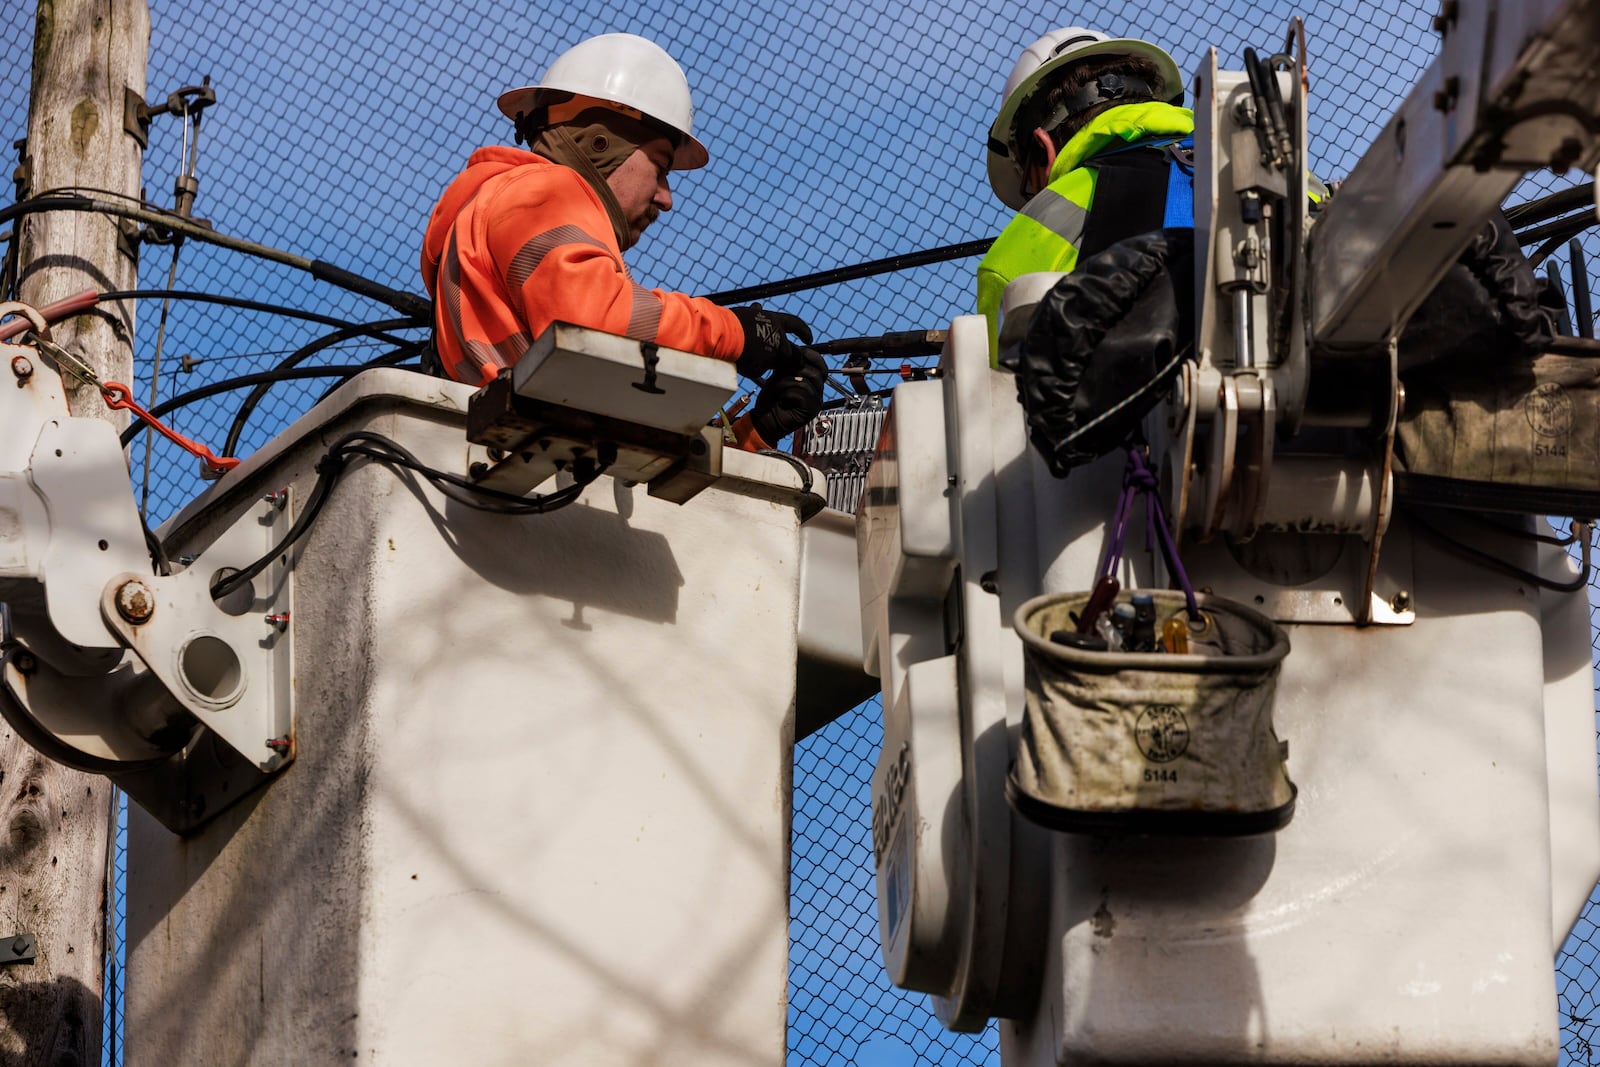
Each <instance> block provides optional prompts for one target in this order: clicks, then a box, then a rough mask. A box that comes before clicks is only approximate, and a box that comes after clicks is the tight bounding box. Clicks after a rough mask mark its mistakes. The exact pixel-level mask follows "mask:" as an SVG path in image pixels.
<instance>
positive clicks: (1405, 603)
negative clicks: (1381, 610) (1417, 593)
mask: <svg viewBox="0 0 1600 1067" xmlns="http://www.w3.org/2000/svg"><path fill="white" fill-rule="evenodd" d="M1389 606H1390V607H1391V608H1393V609H1394V612H1395V614H1396V615H1400V614H1403V613H1405V612H1407V611H1410V610H1411V594H1410V593H1409V592H1407V591H1406V590H1404V589H1402V590H1400V591H1399V592H1398V593H1396V594H1395V595H1394V596H1392V597H1390V598H1389Z"/></svg>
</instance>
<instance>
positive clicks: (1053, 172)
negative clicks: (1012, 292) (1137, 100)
mask: <svg viewBox="0 0 1600 1067" xmlns="http://www.w3.org/2000/svg"><path fill="white" fill-rule="evenodd" d="M1193 132H1194V113H1193V112H1191V111H1189V110H1188V109H1187V108H1181V107H1174V106H1173V105H1171V104H1163V103H1155V102H1150V103H1143V104H1124V105H1123V106H1121V107H1114V108H1112V109H1111V110H1109V111H1106V112H1103V113H1101V114H1099V115H1096V116H1095V117H1094V118H1092V119H1090V120H1089V122H1088V124H1087V125H1085V126H1084V128H1083V129H1081V130H1079V131H1078V132H1077V133H1076V134H1075V135H1074V136H1073V137H1072V139H1071V140H1069V141H1068V142H1067V143H1066V144H1065V145H1063V146H1062V148H1061V150H1060V151H1059V152H1058V153H1056V160H1055V163H1054V164H1053V165H1052V166H1051V168H1050V183H1049V185H1047V186H1046V187H1045V188H1043V189H1041V190H1040V191H1039V193H1038V195H1036V196H1035V197H1034V198H1033V199H1031V200H1029V201H1028V202H1027V204H1025V205H1023V208H1022V210H1021V211H1019V212H1018V213H1017V215H1016V217H1014V218H1013V219H1012V220H1011V222H1010V224H1009V225H1007V226H1006V228H1005V229H1004V230H1002V231H1001V232H1000V236H999V237H997V238H996V239H995V242H994V244H993V245H991V246H990V248H989V252H988V254H987V255H985V256H984V257H983V261H982V262H981V263H979V264H978V312H979V313H980V314H982V315H984V316H985V317H986V318H987V319H988V320H989V362H990V363H991V364H993V363H995V362H996V360H997V359H998V358H999V336H1000V296H1001V294H1002V293H1004V292H1005V288H1006V286H1007V285H1008V284H1010V283H1011V282H1012V281H1013V280H1014V279H1016V278H1017V277H1019V276H1021V275H1023V274H1031V273H1033V272H1035V271H1070V270H1072V269H1073V268H1074V267H1076V266H1077V264H1078V249H1079V247H1080V246H1081V244H1082V238H1083V232H1084V227H1085V226H1086V225H1087V223H1088V219H1089V212H1091V211H1092V210H1094V194H1095V186H1096V183H1097V182H1098V180H1099V169H1098V168H1097V167H1096V166H1095V165H1094V157H1095V156H1097V155H1100V154H1102V153H1104V152H1106V151H1108V150H1111V149H1117V148H1125V147H1127V146H1128V145H1130V144H1132V143H1133V142H1136V141H1142V140H1145V139H1146V138H1158V139H1159V138H1162V137H1171V138H1172V139H1174V140H1176V139H1177V138H1179V137H1185V136H1188V135H1189V134H1192V133H1193ZM1156 143H1160V141H1159V140H1158V141H1157V142H1156Z"/></svg>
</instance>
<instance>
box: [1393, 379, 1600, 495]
mask: <svg viewBox="0 0 1600 1067" xmlns="http://www.w3.org/2000/svg"><path fill="white" fill-rule="evenodd" d="M1403 380H1404V382H1405V389H1406V400H1405V409H1404V412H1403V413H1402V415H1401V418H1400V421H1399V424H1398V426H1397V427H1396V429H1395V459H1396V464H1395V493H1396V496H1397V497H1398V498H1399V499H1401V500H1406V501H1411V502H1414V503H1420V504H1433V505H1438V506H1445V507H1464V508H1472V509H1475V510H1483V511H1516V512H1522V513H1525V514H1533V515H1576V516H1594V515H1600V359H1597V358H1595V357H1592V356H1591V357H1583V356H1568V355H1560V354H1556V353H1544V354H1542V355H1537V356H1533V357H1529V358H1520V359H1511V360H1505V361H1501V362H1495V363H1492V364H1491V363H1488V362H1486V361H1475V362H1473V363H1468V364H1465V365H1463V364H1459V363H1453V362H1449V361H1440V362H1439V363H1434V364H1429V365H1427V366H1424V367H1420V368H1417V369H1416V370H1413V371H1411V372H1409V373H1407V374H1406V375H1404V377H1403Z"/></svg>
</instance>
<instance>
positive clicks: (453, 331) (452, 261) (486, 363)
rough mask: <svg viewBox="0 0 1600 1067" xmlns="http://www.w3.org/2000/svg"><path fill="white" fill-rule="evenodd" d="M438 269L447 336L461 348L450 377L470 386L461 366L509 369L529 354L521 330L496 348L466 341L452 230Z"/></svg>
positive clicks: (459, 262)
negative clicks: (465, 364)
mask: <svg viewBox="0 0 1600 1067" xmlns="http://www.w3.org/2000/svg"><path fill="white" fill-rule="evenodd" d="M441 265H442V267H443V268H444V269H443V270H442V271H441V272H440V274H441V275H442V278H441V281H442V283H443V284H441V285H440V287H439V299H440V302H441V303H442V304H443V305H444V309H445V318H446V325H447V326H448V328H449V331H450V336H451V337H453V338H455V340H456V341H457V343H458V344H460V346H461V357H462V358H461V359H459V360H457V361H456V362H454V363H453V364H450V365H447V366H446V367H445V370H446V372H447V373H449V375H450V377H452V378H454V379H456V380H457V381H465V382H468V383H469V384H472V382H471V379H469V378H468V377H467V376H466V375H464V374H463V373H462V367H461V364H462V363H472V364H475V367H474V369H475V370H479V371H481V370H483V369H484V368H489V367H493V368H500V367H509V366H511V364H513V363H515V362H516V361H517V360H518V358H520V357H521V355H522V353H524V352H526V351H527V350H528V346H529V345H530V344H532V343H533V342H532V341H531V340H530V339H529V337H528V335H527V334H526V333H524V332H522V331H520V330H519V331H518V332H516V333H514V334H512V335H511V336H510V337H507V338H505V339H504V340H502V341H500V342H499V343H497V344H490V343H488V342H487V341H479V340H475V339H473V338H469V337H467V336H466V330H465V329H463V328H462V325H461V260H460V258H459V256H458V255H457V253H456V234H455V230H454V229H452V230H451V231H450V241H449V243H448V244H446V246H445V250H444V260H443V263H442V264H441ZM440 355H441V356H442V357H443V356H444V353H440ZM492 377H494V375H493V374H489V375H483V374H480V375H479V378H492Z"/></svg>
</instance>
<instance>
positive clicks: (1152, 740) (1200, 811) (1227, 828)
mask: <svg viewBox="0 0 1600 1067" xmlns="http://www.w3.org/2000/svg"><path fill="white" fill-rule="evenodd" d="M1151 593H1152V596H1153V598H1154V601H1155V606H1156V612H1157V618H1159V619H1167V618H1170V617H1172V616H1173V615H1177V616H1179V617H1180V618H1183V617H1185V606H1186V600H1185V594H1184V593H1183V592H1181V591H1165V590H1160V591H1151ZM1088 598H1089V594H1087V593H1068V594H1051V595H1048V596H1041V597H1035V598H1034V599H1032V600H1029V601H1028V602H1026V603H1025V604H1023V605H1022V606H1021V607H1020V608H1018V609H1017V613H1016V617H1015V619H1014V623H1013V624H1014V625H1015V627H1016V630H1017V632H1018V633H1019V634H1020V635H1021V637H1022V642H1023V651H1024V655H1025V659H1026V666H1027V681H1026V685H1027V690H1026V693H1027V708H1026V712H1025V716H1024V719H1023V724H1022V737H1021V742H1020V745H1019V748H1018V752H1017V757H1016V761H1015V762H1014V763H1013V764H1012V768H1011V775H1010V777H1009V779H1008V781H1007V783H1006V794H1007V797H1008V798H1009V799H1010V801H1011V804H1012V806H1013V807H1014V808H1016V810H1017V811H1018V812H1019V813H1020V814H1022V815H1023V816H1024V817H1025V818H1027V819H1029V820H1030V821H1032V822H1035V823H1038V824H1040V825H1042V826H1046V827H1049V828H1051V829H1056V830H1067V831H1076V832H1084V833H1096V834H1124V833H1132V834H1173V835H1179V834H1181V835H1193V836H1216V837H1224V836H1235V835H1242V834H1259V833H1266V832H1270V831H1273V830H1277V829H1279V828H1281V827H1283V826H1284V825H1286V824H1287V823H1288V822H1289V819H1290V817H1291V816H1292V815H1293V813H1294V802H1295V787H1294V784H1293V783H1292V782H1290V781H1289V776H1288V772H1287V771H1286V770H1285V768H1284V758H1285V755H1286V753H1285V751H1284V746H1283V745H1282V744H1280V742H1279V741H1278V737H1277V734H1276V733H1275V732H1274V730H1273V726H1272V698H1273V692H1274V689H1275V687H1276V685H1277V678H1278V668H1279V665H1280V664H1281V663H1282V661H1283V657H1284V656H1285V655H1287V654H1288V652H1289V639H1288V637H1287V636H1286V635H1285V634H1284V632H1283V630H1282V629H1280V628H1279V627H1278V626H1277V625H1276V624H1275V623H1273V621H1272V620H1271V619H1269V618H1267V617H1266V616H1264V615H1262V614H1260V613H1259V612H1256V611H1252V610H1251V609H1249V608H1247V607H1245V606H1243V605H1241V604H1235V603H1233V602H1232V601H1228V600H1223V599H1221V598H1219V597H1207V596H1201V597H1198V598H1197V602H1198V604H1199V607H1200V612H1201V616H1202V619H1203V622H1202V623H1198V624H1193V625H1191V626H1190V627H1189V630H1190V635H1191V636H1190V645H1189V649H1190V650H1189V652H1188V653H1186V654H1179V653H1169V652H1107V651H1099V650H1095V649H1082V648H1074V647H1069V646H1066V645H1061V644H1057V643H1055V642H1053V641H1051V640H1050V634H1051V633H1052V632H1054V631H1056V630H1062V629H1067V630H1070V629H1072V628H1073V626H1074V620H1073V614H1074V613H1075V612H1078V611H1081V610H1082V609H1083V607H1084V605H1085V604H1086V602H1087V601H1088ZM1122 599H1124V600H1125V599H1127V594H1124V595H1123V597H1122Z"/></svg>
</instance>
